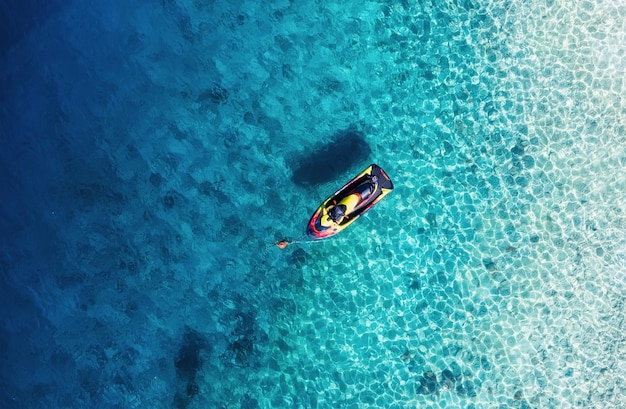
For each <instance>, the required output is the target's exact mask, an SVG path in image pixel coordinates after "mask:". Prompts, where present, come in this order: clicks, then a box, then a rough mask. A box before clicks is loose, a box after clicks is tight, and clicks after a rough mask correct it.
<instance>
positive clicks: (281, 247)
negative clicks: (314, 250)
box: [274, 234, 319, 250]
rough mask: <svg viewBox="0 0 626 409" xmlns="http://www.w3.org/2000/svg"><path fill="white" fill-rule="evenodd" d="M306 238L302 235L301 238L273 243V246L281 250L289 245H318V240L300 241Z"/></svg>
mask: <svg viewBox="0 0 626 409" xmlns="http://www.w3.org/2000/svg"><path fill="white" fill-rule="evenodd" d="M306 236H307V235H306V234H303V235H302V236H300V237H297V238H295V239H294V240H281V241H279V242H277V243H274V245H275V246H276V247H278V248H279V249H281V250H282V249H284V248H286V247H287V246H288V245H290V244H304V243H318V242H319V240H302V239H303V238H304V237H306Z"/></svg>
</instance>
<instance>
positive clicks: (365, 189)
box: [328, 175, 378, 224]
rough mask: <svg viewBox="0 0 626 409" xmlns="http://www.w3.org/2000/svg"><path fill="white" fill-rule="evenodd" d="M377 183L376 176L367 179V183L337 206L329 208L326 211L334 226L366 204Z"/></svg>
mask: <svg viewBox="0 0 626 409" xmlns="http://www.w3.org/2000/svg"><path fill="white" fill-rule="evenodd" d="M377 182H378V177H377V176H376V175H373V176H372V177H370V178H368V180H367V182H366V183H363V184H361V185H360V186H358V187H357V188H356V189H355V190H354V192H353V193H352V194H350V195H348V196H347V197H345V198H344V199H343V200H342V201H341V202H339V203H338V204H337V203H336V204H334V205H333V206H331V207H330V208H329V209H328V218H329V219H331V220H332V221H333V222H335V223H336V224H339V223H341V222H342V221H343V219H344V218H345V217H348V215H349V214H350V213H352V212H354V211H355V210H357V209H359V208H360V207H361V206H362V205H363V204H364V203H366V202H367V199H369V197H370V196H371V195H372V194H373V193H374V192H375V191H376V185H377ZM348 207H349V209H348Z"/></svg>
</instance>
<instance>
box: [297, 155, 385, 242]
mask: <svg viewBox="0 0 626 409" xmlns="http://www.w3.org/2000/svg"><path fill="white" fill-rule="evenodd" d="M392 190H393V183H392V182H391V179H389V176H387V174H386V173H385V171H384V170H382V168H381V167H380V166H378V165H376V164H371V165H370V166H368V167H367V169H365V170H364V171H363V172H361V173H359V174H358V175H357V176H356V177H355V178H354V179H352V180H351V181H350V182H348V183H347V184H346V185H345V186H343V187H342V188H341V189H339V190H338V191H337V192H335V194H334V195H332V196H330V197H329V198H328V199H326V200H324V202H323V203H322V204H321V205H320V207H318V208H317V210H316V211H315V213H314V214H313V216H312V217H311V220H310V221H309V224H308V225H307V231H306V232H307V235H308V237H309V238H311V239H313V240H321V239H325V238H328V237H331V236H334V235H335V234H337V233H339V232H340V231H342V230H344V229H345V228H346V227H348V226H350V225H351V224H352V223H354V222H355V220H356V219H358V218H359V217H361V215H362V214H364V213H365V212H367V211H368V210H369V209H370V208H371V207H372V206H374V205H375V204H376V203H378V202H379V201H380V199H382V198H383V197H385V196H386V195H387V194H388V193H389V192H391V191H392Z"/></svg>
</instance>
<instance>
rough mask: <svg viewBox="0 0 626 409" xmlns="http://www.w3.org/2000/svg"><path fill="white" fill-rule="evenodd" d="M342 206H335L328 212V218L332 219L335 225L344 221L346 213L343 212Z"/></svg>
mask: <svg viewBox="0 0 626 409" xmlns="http://www.w3.org/2000/svg"><path fill="white" fill-rule="evenodd" d="M341 207H342V206H341V205H339V206H333V207H331V208H330V209H329V210H328V217H330V218H331V219H332V220H333V221H334V222H335V223H338V222H340V221H341V219H343V217H344V216H345V213H344V212H343V209H342V208H341Z"/></svg>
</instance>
